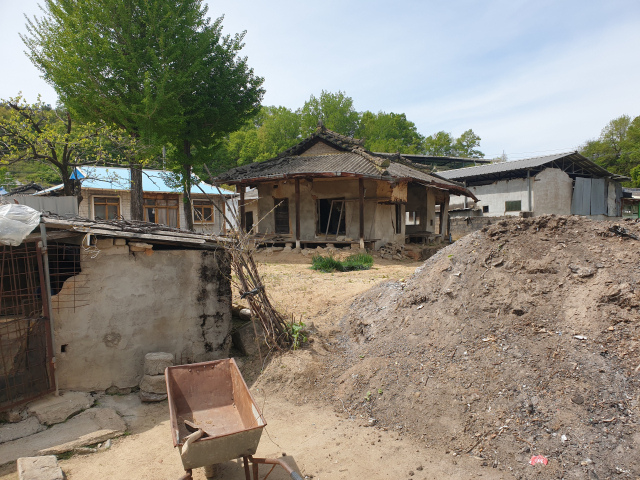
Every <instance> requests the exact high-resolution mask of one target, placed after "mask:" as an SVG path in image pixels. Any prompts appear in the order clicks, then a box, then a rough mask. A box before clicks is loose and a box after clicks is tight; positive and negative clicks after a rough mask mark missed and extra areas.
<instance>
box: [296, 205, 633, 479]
mask: <svg viewBox="0 0 640 480" xmlns="http://www.w3.org/2000/svg"><path fill="white" fill-rule="evenodd" d="M633 236H636V237H640V224H638V223H635V222H633V221H623V222H619V223H613V222H595V221H590V220H588V219H585V218H581V217H558V216H553V215H549V216H541V217H535V218H527V219H524V218H514V219H513V220H508V221H501V222H500V223H498V224H496V225H493V226H491V227H488V228H485V229H484V230H483V231H480V232H476V233H474V234H471V235H469V236H467V237H464V238H463V239H461V240H459V241H457V242H456V243H455V244H453V245H450V246H448V247H446V248H445V249H443V250H440V251H439V252H438V253H437V254H436V255H434V256H433V257H431V258H430V259H429V260H427V261H426V262H425V264H424V265H423V266H422V267H420V268H419V269H418V270H417V271H416V273H415V274H414V275H413V276H412V277H411V278H409V279H407V281H406V282H387V283H383V284H380V285H378V286H376V287H374V288H373V289H371V290H369V291H367V292H366V293H364V294H363V295H361V296H360V297H359V298H358V299H357V300H356V301H355V302H354V303H353V304H352V305H351V307H350V309H349V312H348V314H347V316H346V317H345V319H344V320H343V335H344V336H343V337H342V338H341V340H340V342H339V343H338V345H337V346H336V345H335V343H333V344H332V343H331V342H325V343H324V344H325V346H326V348H327V349H329V350H333V351H334V353H335V354H334V355H326V356H325V357H324V366H323V367H321V368H320V369H319V370H316V372H317V374H316V378H307V379H305V380H306V381H305V382H304V383H305V384H307V388H309V386H310V385H311V383H312V381H314V383H315V385H317V386H318V387H319V390H320V391H319V392H318V393H319V395H318V396H319V397H325V398H327V399H329V398H330V399H332V400H333V401H334V405H336V409H337V410H336V411H340V412H342V413H343V414H345V415H349V416H351V417H352V418H357V419H358V420H359V421H361V422H365V423H368V424H370V425H377V426H379V427H382V428H386V429H393V430H394V431H397V432H398V433H399V434H400V435H411V436H414V437H417V438H420V439H422V440H423V441H424V442H426V444H427V445H430V446H438V447H442V449H443V450H444V452H447V453H449V454H451V455H471V456H474V457H477V458H478V467H479V469H480V468H481V467H484V468H491V467H494V468H498V469H500V470H504V471H505V473H511V474H513V475H514V476H515V478H533V477H534V476H535V477H537V478H565V479H567V480H568V479H596V478H600V479H602V480H604V479H606V478H614V477H615V478H633V479H636V478H638V477H640V433H639V432H640V430H639V428H638V421H639V419H640V407H639V394H640V389H639V388H638V387H639V385H640V358H639V352H640V342H639V338H638V337H639V336H640V331H639V328H640V313H639V312H640V241H638V240H636V239H634V238H633ZM314 368H316V367H314ZM309 374H310V375H312V376H313V373H312V372H311V371H310V372H309ZM345 412H346V413H345ZM535 455H544V456H545V457H546V459H548V464H547V465H546V466H543V465H536V466H535V467H532V466H531V465H530V464H529V463H530V460H531V457H533V456H535ZM454 460H455V459H454Z"/></svg>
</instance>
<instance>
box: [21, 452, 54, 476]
mask: <svg viewBox="0 0 640 480" xmlns="http://www.w3.org/2000/svg"><path fill="white" fill-rule="evenodd" d="M18 479H19V480H64V473H62V469H61V468H60V467H59V466H58V459H57V458H56V457H55V456H54V455H47V456H44V457H23V458H19V459H18Z"/></svg>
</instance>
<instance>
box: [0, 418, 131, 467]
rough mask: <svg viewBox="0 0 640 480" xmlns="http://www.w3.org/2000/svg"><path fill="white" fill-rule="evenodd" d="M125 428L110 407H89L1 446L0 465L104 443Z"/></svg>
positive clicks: (120, 433) (122, 431) (121, 432)
mask: <svg viewBox="0 0 640 480" xmlns="http://www.w3.org/2000/svg"><path fill="white" fill-rule="evenodd" d="M125 429H126V426H125V424H124V422H123V421H122V419H121V418H120V417H119V416H118V414H117V413H116V412H115V410H113V409H112V408H90V409H89V410H86V411H84V412H82V413H80V414H78V415H76V416H75V417H73V418H70V419H69V420H68V421H66V422H65V423H59V424H57V425H54V426H53V427H51V428H49V429H47V430H44V431H42V432H40V433H36V434H35V435H30V436H28V437H25V438H20V439H18V440H14V441H12V442H7V443H4V444H2V448H0V465H3V464H5V463H7V462H13V461H15V460H17V459H18V458H20V457H24V456H27V457H33V456H36V455H58V454H60V453H64V452H69V451H71V450H73V449H75V448H77V447H84V446H86V445H93V444H94V443H100V442H104V441H105V440H108V439H109V438H113V437H117V436H118V435H122V434H123V433H124V432H125Z"/></svg>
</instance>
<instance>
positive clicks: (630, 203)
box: [622, 188, 640, 218]
mask: <svg viewBox="0 0 640 480" xmlns="http://www.w3.org/2000/svg"><path fill="white" fill-rule="evenodd" d="M622 216H623V217H629V218H640V188H623V189H622Z"/></svg>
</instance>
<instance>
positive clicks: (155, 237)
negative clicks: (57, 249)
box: [74, 226, 207, 245]
mask: <svg viewBox="0 0 640 480" xmlns="http://www.w3.org/2000/svg"><path fill="white" fill-rule="evenodd" d="M74 230H75V231H77V232H84V233H91V234H92V235H101V236H105V237H118V238H137V239H142V240H151V241H153V240H158V241H159V240H163V241H169V242H173V243H193V244H197V245H200V244H203V243H207V242H206V240H205V239H204V238H202V239H195V238H176V237H168V236H164V235H155V234H148V233H134V232H121V231H118V232H114V231H113V230H101V229H98V228H88V227H81V226H77V227H74Z"/></svg>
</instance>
